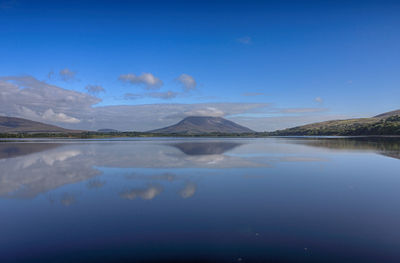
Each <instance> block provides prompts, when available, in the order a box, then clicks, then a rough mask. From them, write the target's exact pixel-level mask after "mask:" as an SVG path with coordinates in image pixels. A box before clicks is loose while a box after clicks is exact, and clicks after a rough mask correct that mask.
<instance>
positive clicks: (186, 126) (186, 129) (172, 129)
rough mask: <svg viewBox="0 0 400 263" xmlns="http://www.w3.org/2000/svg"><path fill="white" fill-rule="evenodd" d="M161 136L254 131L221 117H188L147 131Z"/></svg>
mask: <svg viewBox="0 0 400 263" xmlns="http://www.w3.org/2000/svg"><path fill="white" fill-rule="evenodd" d="M149 132H151V133H163V134H207V133H254V131H252V130H250V129H249V128H246V127H244V126H241V125H239V124H237V123H234V122H233V121H228V120H226V119H224V118H221V117H203V116H190V117H187V118H185V119H183V120H181V121H180V122H178V123H177V124H175V125H172V126H168V127H165V128H162V129H157V130H152V131H149Z"/></svg>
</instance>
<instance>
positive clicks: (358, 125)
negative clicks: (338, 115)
mask: <svg viewBox="0 0 400 263" xmlns="http://www.w3.org/2000/svg"><path fill="white" fill-rule="evenodd" d="M268 135H274V136H302V135H306V136H310V135H311V136H323V135H341V136H360V135H400V110H396V111H391V112H386V113H382V114H379V115H376V116H374V117H372V118H360V119H348V120H334V121H324V122H318V123H313V124H307V125H303V126H298V127H294V128H289V129H285V130H278V131H275V132H271V133H268Z"/></svg>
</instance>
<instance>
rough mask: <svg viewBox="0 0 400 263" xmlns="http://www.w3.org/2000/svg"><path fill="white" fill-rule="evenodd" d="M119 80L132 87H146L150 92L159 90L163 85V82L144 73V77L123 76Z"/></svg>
mask: <svg viewBox="0 0 400 263" xmlns="http://www.w3.org/2000/svg"><path fill="white" fill-rule="evenodd" d="M118 79H119V80H121V81H123V82H126V83H129V84H132V85H144V86H145V87H146V89H148V90H157V89H159V88H161V86H162V85H163V82H162V81H161V80H160V79H159V78H157V77H155V76H154V75H153V74H151V73H142V75H135V74H133V73H129V74H122V75H120V76H119V78H118Z"/></svg>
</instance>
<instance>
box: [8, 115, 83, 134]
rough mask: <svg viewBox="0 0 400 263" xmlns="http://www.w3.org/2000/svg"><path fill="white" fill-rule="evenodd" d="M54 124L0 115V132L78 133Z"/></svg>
mask: <svg viewBox="0 0 400 263" xmlns="http://www.w3.org/2000/svg"><path fill="white" fill-rule="evenodd" d="M79 132H82V131H77V130H68V129H64V128H61V127H57V126H54V125H49V124H45V123H41V122H36V121H30V120H26V119H22V118H14V117H3V116H0V133H79Z"/></svg>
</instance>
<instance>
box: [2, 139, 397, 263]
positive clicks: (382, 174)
mask: <svg viewBox="0 0 400 263" xmlns="http://www.w3.org/2000/svg"><path fill="white" fill-rule="evenodd" d="M385 156H391V157H395V158H399V140H398V139H372V138H368V139H365V138H356V139H343V138H332V139H330V138H329V139H328V138H265V139H263V138H260V139H219V138H218V139H211V138H207V139H206V138H201V139H173V138H151V139H148V138H145V139H136V138H135V139H115V140H112V139H111V140H94V141H91V140H67V141H65V140H64V141H63V140H56V141H50V140H49V141H47V142H46V141H42V142H34V141H30V142H21V141H19V142H0V211H3V213H2V214H1V217H0V225H1V226H2V231H1V235H0V262H7V263H8V262H11V263H13V262H41V263H47V262H160V261H161V262H162V261H169V262H193V261H194V260H197V261H198V262H239V261H241V262H393V263H394V262H396V263H397V262H400V229H399V227H398V222H399V221H400V210H399V209H398V200H400V191H399V190H398V189H399V187H400V177H399V176H398V171H399V170H400V161H399V160H397V159H393V158H386V157H385Z"/></svg>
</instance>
